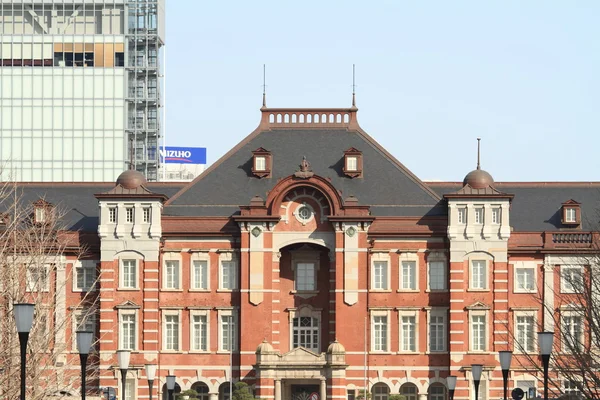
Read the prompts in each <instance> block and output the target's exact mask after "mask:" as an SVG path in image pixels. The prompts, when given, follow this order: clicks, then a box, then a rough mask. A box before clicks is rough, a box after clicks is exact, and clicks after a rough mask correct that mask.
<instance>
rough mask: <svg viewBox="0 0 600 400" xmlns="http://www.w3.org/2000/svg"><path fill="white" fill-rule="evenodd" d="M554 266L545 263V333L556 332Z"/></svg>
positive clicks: (547, 262)
mask: <svg viewBox="0 0 600 400" xmlns="http://www.w3.org/2000/svg"><path fill="white" fill-rule="evenodd" d="M553 310H554V266H553V265H552V264H551V263H549V261H548V260H545V262H544V331H546V332H554V314H553Z"/></svg>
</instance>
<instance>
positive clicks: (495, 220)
mask: <svg viewBox="0 0 600 400" xmlns="http://www.w3.org/2000/svg"><path fill="white" fill-rule="evenodd" d="M500 213H501V210H500V207H493V208H492V224H494V225H499V224H500V215H501V214H500Z"/></svg>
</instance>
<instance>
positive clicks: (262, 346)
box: [256, 339, 275, 354]
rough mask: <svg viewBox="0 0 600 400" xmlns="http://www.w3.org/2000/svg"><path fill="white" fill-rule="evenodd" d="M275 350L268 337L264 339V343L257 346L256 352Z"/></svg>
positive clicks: (265, 352)
mask: <svg viewBox="0 0 600 400" xmlns="http://www.w3.org/2000/svg"><path fill="white" fill-rule="evenodd" d="M274 351H275V349H274V348H273V346H271V343H269V342H267V339H263V341H262V343H261V344H259V345H258V347H257V348H256V354H267V353H272V352H274Z"/></svg>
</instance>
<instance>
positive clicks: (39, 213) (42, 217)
mask: <svg viewBox="0 0 600 400" xmlns="http://www.w3.org/2000/svg"><path fill="white" fill-rule="evenodd" d="M35 222H37V223H38V224H39V223H42V222H46V209H45V208H44V207H36V208H35Z"/></svg>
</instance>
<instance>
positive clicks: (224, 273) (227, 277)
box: [221, 261, 237, 290]
mask: <svg viewBox="0 0 600 400" xmlns="http://www.w3.org/2000/svg"><path fill="white" fill-rule="evenodd" d="M236 278H237V272H236V263H235V262H234V261H222V262H221V289H226V290H233V289H236V288H237V279H236Z"/></svg>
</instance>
